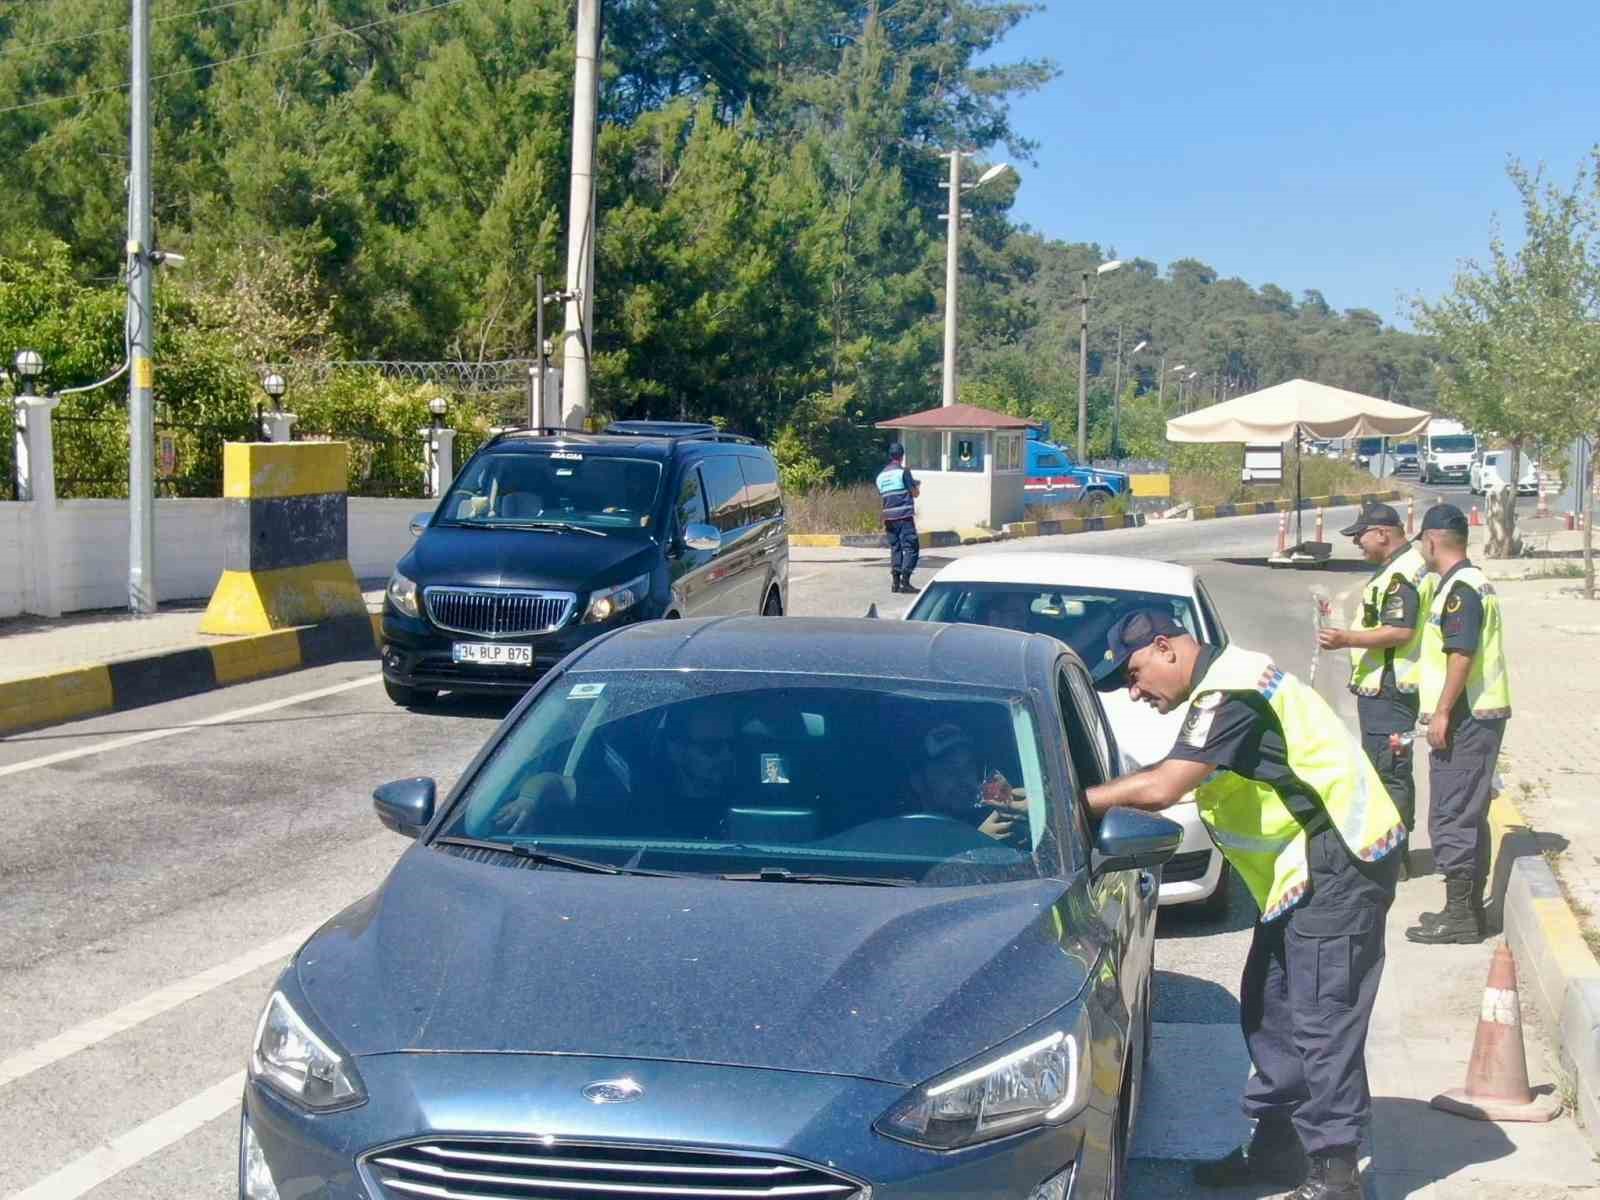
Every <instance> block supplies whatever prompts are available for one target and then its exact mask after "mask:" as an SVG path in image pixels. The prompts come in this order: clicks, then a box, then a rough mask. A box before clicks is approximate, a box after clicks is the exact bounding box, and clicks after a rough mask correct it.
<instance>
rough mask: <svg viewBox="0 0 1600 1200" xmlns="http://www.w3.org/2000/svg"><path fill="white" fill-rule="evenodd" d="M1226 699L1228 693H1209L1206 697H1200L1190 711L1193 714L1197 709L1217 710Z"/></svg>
mask: <svg viewBox="0 0 1600 1200" xmlns="http://www.w3.org/2000/svg"><path fill="white" fill-rule="evenodd" d="M1225 699H1227V695H1226V693H1223V692H1207V693H1206V694H1205V695H1203V696H1201V697H1199V698H1198V699H1197V700H1195V702H1194V703H1193V704H1192V705H1191V706H1190V711H1191V712H1192V711H1194V709H1197V708H1199V709H1211V708H1216V707H1217V706H1218V705H1219V704H1221V703H1222V702H1223V701H1224V700H1225Z"/></svg>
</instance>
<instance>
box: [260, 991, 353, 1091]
mask: <svg viewBox="0 0 1600 1200" xmlns="http://www.w3.org/2000/svg"><path fill="white" fill-rule="evenodd" d="M250 1074H251V1075H252V1076H254V1077H255V1078H257V1079H259V1080H261V1081H262V1082H263V1083H265V1084H267V1085H268V1086H270V1087H271V1088H272V1089H273V1090H274V1091H277V1092H279V1093H281V1094H282V1095H283V1096H284V1097H286V1098H287V1099H289V1100H292V1101H294V1102H295V1103H296V1104H298V1105H300V1106H301V1107H302V1108H309V1109H312V1110H314V1111H316V1112H326V1111H329V1110H330V1109H335V1108H349V1107H351V1106H353V1105H356V1104H361V1103H363V1102H365V1100H366V1098H367V1089H366V1087H365V1086H364V1085H363V1084H362V1082H361V1076H360V1075H359V1074H357V1073H356V1066H355V1063H353V1062H351V1061H350V1060H349V1059H348V1058H347V1057H345V1055H343V1054H342V1053H340V1052H339V1051H338V1050H335V1049H334V1048H333V1047H332V1046H330V1045H329V1044H328V1043H327V1042H326V1041H324V1040H323V1039H322V1038H320V1037H318V1036H317V1035H316V1033H314V1032H313V1031H312V1029H311V1026H309V1025H307V1024H306V1022H305V1020H304V1019H303V1018H302V1017H301V1016H300V1014H299V1013H297V1012H295V1010H294V1006H293V1005H291V1004H290V1003H289V1001H288V1000H287V999H286V998H285V997H284V994H283V993H282V992H279V991H274V992H273V993H272V996H271V998H270V999H268V1001H267V1006H266V1008H264V1009H262V1011H261V1020H260V1022H259V1023H258V1024H257V1025H256V1044H255V1048H254V1049H253V1050H251V1052H250Z"/></svg>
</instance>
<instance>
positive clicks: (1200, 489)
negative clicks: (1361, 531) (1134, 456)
mask: <svg viewBox="0 0 1600 1200" xmlns="http://www.w3.org/2000/svg"><path fill="white" fill-rule="evenodd" d="M1283 474H1284V480H1283V482H1282V483H1275V484H1268V483H1244V482H1242V481H1241V480H1240V479H1239V468H1238V466H1237V465H1236V464H1235V465H1230V466H1227V467H1211V468H1207V469H1202V470H1194V471H1179V472H1177V473H1175V474H1174V475H1173V477H1172V495H1173V503H1174V504H1198V505H1212V504H1239V503H1245V502H1249V501H1253V500H1293V499H1294V460H1293V458H1289V459H1287V460H1286V461H1285V462H1284V464H1283ZM1393 486H1394V483H1393V481H1392V480H1383V481H1379V480H1377V479H1374V478H1373V477H1372V475H1371V474H1370V473H1369V472H1367V471H1363V470H1362V469H1361V468H1360V467H1357V466H1355V465H1354V464H1352V463H1347V462H1342V461H1340V460H1337V459H1332V458H1308V459H1306V460H1305V463H1304V466H1303V467H1302V471H1301V493H1302V494H1303V495H1306V496H1337V495H1359V494H1360V493H1362V492H1378V491H1387V490H1388V489H1389V488H1392V487H1393Z"/></svg>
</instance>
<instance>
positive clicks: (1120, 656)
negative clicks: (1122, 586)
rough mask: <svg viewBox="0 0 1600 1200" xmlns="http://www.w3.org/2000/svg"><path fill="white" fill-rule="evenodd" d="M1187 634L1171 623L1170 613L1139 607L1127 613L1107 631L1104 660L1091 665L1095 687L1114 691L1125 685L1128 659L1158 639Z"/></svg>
mask: <svg viewBox="0 0 1600 1200" xmlns="http://www.w3.org/2000/svg"><path fill="white" fill-rule="evenodd" d="M1188 635H1189V631H1188V630H1187V629H1185V628H1184V627H1183V626H1182V625H1180V624H1178V622H1177V621H1175V620H1173V617H1172V613H1171V612H1170V611H1163V610H1161V609H1159V608H1141V609H1136V610H1135V611H1133V612H1131V613H1129V614H1128V615H1127V616H1125V617H1123V618H1122V619H1121V620H1120V621H1118V622H1117V623H1116V624H1115V625H1113V626H1112V627H1111V628H1110V629H1109V630H1108V631H1107V632H1106V657H1105V661H1104V662H1102V663H1099V664H1096V665H1095V666H1094V676H1095V684H1094V685H1095V687H1096V688H1098V689H1099V690H1100V691H1102V692H1114V691H1116V690H1117V689H1118V688H1124V687H1127V686H1128V676H1127V668H1128V660H1129V659H1130V658H1132V657H1133V656H1134V655H1135V654H1137V653H1139V651H1141V650H1143V649H1144V648H1145V647H1146V646H1148V645H1150V643H1152V642H1153V641H1155V640H1156V639H1157V638H1158V637H1169V638H1173V637H1187V636H1188Z"/></svg>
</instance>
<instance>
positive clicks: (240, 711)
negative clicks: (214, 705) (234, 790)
mask: <svg viewBox="0 0 1600 1200" xmlns="http://www.w3.org/2000/svg"><path fill="white" fill-rule="evenodd" d="M382 680H383V676H382V675H367V676H364V677H362V678H361V679H352V680H350V681H349V682H347V683H336V684H334V685H333V686H331V687H325V688H317V689H316V690H315V691H310V692H300V693H299V694H297V695H294V696H285V697H283V699H281V700H272V701H269V702H267V703H266V704H254V705H251V706H250V707H249V708H236V709H234V710H233V711H232V712H225V713H218V714H216V715H215V716H211V717H202V718H201V719H200V720H198V721H186V722H184V723H183V724H182V725H172V726H169V727H168V728H166V729H147V730H146V731H145V732H143V733H134V734H129V735H128V736H127V737H120V738H112V739H111V740H110V741H108V742H96V743H95V744H94V745H92V746H79V747H78V748H77V749H75V750H61V751H58V752H57V753H55V754H46V755H43V756H42V757H40V758H30V759H26V760H24V761H22V762H17V763H10V764H8V765H6V766H3V767H0V779H3V778H5V777H6V776H7V775H20V774H22V773H23V772H24V771H37V770H39V769H40V768H41V767H53V766H55V765H56V764H57V763H64V762H71V761H72V760H73V759H77V758H92V757H93V756H95V755H96V754H109V753H111V752H112V751H113V750H125V749H127V748H128V747H129V746H142V745H143V744H144V743H146V742H158V741H160V740H162V739H163V738H170V737H177V736H178V735H179V734H180V733H194V732H195V731H196V730H200V729H209V728H211V727H212V726H214V725H226V724H227V723H228V722H229V721H239V720H243V719H244V718H246V717H257V716H260V715H261V714H262V713H269V712H277V711H278V710H279V709H283V708H293V707H294V706H295V705H296V704H306V703H308V702H309V701H312V700H320V699H322V698H323V697H324V696H337V695H339V693H341V692H349V691H354V690H355V689H356V688H363V687H371V686H372V685H373V684H375V683H380V682H382Z"/></svg>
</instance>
